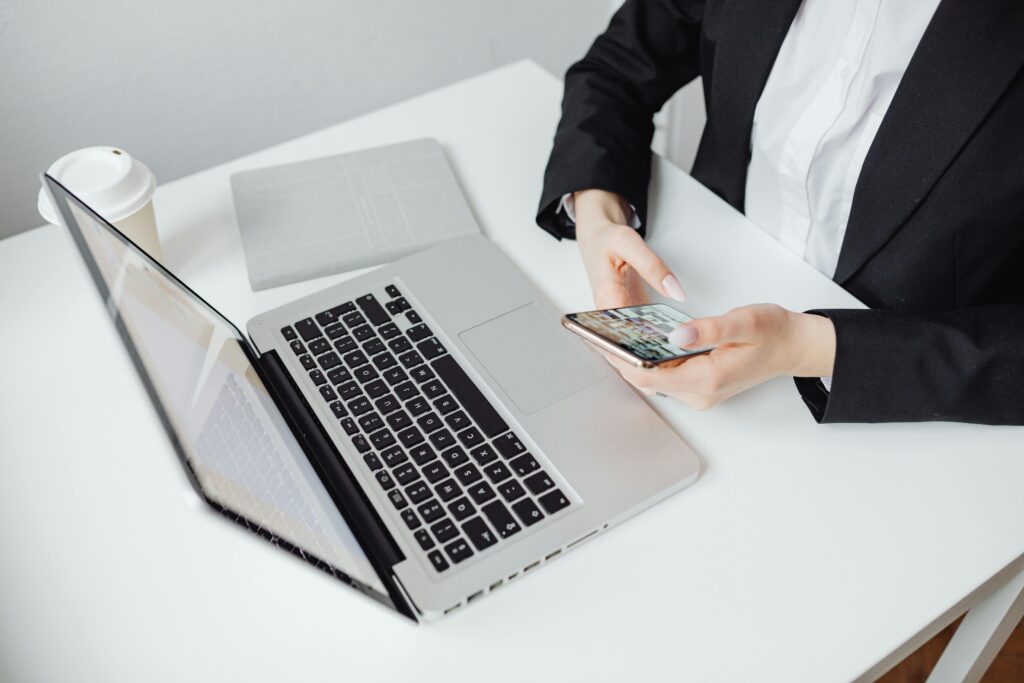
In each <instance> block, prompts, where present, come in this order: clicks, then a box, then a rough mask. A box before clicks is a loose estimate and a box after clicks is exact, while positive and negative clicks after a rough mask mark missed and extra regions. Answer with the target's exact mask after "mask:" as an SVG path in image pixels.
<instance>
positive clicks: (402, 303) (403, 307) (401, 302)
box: [395, 297, 409, 311]
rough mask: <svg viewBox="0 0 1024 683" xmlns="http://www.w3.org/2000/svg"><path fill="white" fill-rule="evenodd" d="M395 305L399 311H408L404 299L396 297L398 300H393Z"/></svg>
mask: <svg viewBox="0 0 1024 683" xmlns="http://www.w3.org/2000/svg"><path fill="white" fill-rule="evenodd" d="M395 303H396V304H398V308H399V309H401V310H403V311H407V310H409V302H408V301H406V300H405V297H398V299H396V300H395Z"/></svg>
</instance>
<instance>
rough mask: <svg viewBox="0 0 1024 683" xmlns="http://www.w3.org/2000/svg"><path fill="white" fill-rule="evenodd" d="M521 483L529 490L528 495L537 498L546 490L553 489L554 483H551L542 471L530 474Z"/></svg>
mask: <svg viewBox="0 0 1024 683" xmlns="http://www.w3.org/2000/svg"><path fill="white" fill-rule="evenodd" d="M523 483H524V484H526V488H528V489H530V493H532V494H533V495H535V496H539V495H540V494H542V493H544V492H545V491H547V490H548V489H551V488H554V487H555V482H553V481H551V477H549V476H548V473H547V472H543V471H542V472H537V473H536V474H531V475H530V476H529V477H527V478H526V479H524V480H523Z"/></svg>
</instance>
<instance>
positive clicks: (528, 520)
mask: <svg viewBox="0 0 1024 683" xmlns="http://www.w3.org/2000/svg"><path fill="white" fill-rule="evenodd" d="M512 510H513V511H514V512H515V513H516V517H518V518H519V519H521V520H522V521H523V524H525V525H526V526H533V525H534V524H536V523H537V522H539V521H540V520H542V519H544V513H543V512H541V511H540V508H539V507H537V505H536V504H535V503H534V502H533V501H532V500H530V499H529V498H524V499H523V500H521V501H519V502H518V503H515V504H514V505H513V506H512Z"/></svg>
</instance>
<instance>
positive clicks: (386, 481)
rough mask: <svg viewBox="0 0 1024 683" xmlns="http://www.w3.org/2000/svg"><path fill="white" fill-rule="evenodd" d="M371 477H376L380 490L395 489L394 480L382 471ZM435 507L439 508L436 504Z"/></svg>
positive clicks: (439, 505)
mask: <svg viewBox="0 0 1024 683" xmlns="http://www.w3.org/2000/svg"><path fill="white" fill-rule="evenodd" d="M373 476H375V477H377V481H378V482H379V483H380V485H381V488H383V489H384V490H385V491H387V490H389V489H393V488H394V487H395V480H394V479H392V478H391V475H390V474H388V473H387V472H385V471H384V470H381V471H380V472H378V473H377V474H375V475H373ZM437 506H438V507H441V504H440V503H438V504H437Z"/></svg>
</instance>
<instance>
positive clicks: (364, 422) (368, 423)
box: [356, 411, 384, 434]
mask: <svg viewBox="0 0 1024 683" xmlns="http://www.w3.org/2000/svg"><path fill="white" fill-rule="evenodd" d="M356 422H358V423H359V427H360V428H361V429H362V431H364V432H366V433H367V434H369V433H370V432H375V431H377V430H378V429H380V428H381V427H383V426H384V421H383V420H382V419H381V416H379V415H377V414H376V413H374V412H373V411H370V412H369V413H367V414H365V415H364V416H362V417H361V418H359V419H358V420H356Z"/></svg>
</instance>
